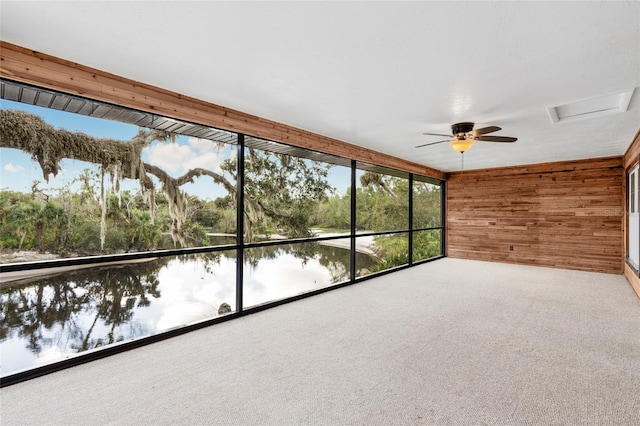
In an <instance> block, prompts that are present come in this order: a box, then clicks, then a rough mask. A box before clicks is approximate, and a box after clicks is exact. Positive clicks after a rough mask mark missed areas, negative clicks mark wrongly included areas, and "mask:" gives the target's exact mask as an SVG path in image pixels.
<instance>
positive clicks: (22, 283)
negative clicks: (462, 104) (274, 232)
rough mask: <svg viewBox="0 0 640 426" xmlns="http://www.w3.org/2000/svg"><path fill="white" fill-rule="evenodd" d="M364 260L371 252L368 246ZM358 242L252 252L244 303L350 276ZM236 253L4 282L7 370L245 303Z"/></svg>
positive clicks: (0, 302) (1, 324)
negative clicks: (352, 246)
mask: <svg viewBox="0 0 640 426" xmlns="http://www.w3.org/2000/svg"><path fill="white" fill-rule="evenodd" d="M359 256H360V257H362V259H359V261H358V263H359V264H362V265H365V264H366V263H367V261H366V258H367V256H365V255H361V254H359ZM348 274H349V250H345V249H342V248H338V247H326V246H322V245H319V244H318V243H303V244H288V245H283V246H276V247H264V248H259V249H248V250H245V274H244V294H245V299H244V301H243V303H244V305H245V306H253V305H256V304H260V303H264V302H268V301H273V300H278V299H282V298H285V297H290V296H293V295H295V294H299V293H303V292H306V291H310V290H313V289H316V288H321V287H326V286H328V285H331V284H334V283H337V282H341V281H345V280H347V279H348V276H349V275H348ZM235 283H236V256H235V251H224V252H219V253H208V254H202V253H201V254H193V255H183V256H176V257H166V258H157V259H151V260H150V261H148V262H143V263H132V264H122V265H117V266H108V267H106V266H105V267H95V268H88V269H81V270H75V271H68V272H63V273H58V274H56V275H53V276H46V277H42V276H40V277H35V278H28V279H22V280H19V281H12V282H6V283H3V284H0V353H1V354H2V356H1V361H0V374H1V375H3V376H4V375H7V374H11V373H15V372H17V371H19V370H24V369H29V368H35V367H38V366H41V365H45V364H48V363H52V362H56V361H60V360H63V359H65V358H69V357H72V356H74V355H75V354H77V353H80V352H83V351H87V350H93V349H96V348H100V347H104V346H105V345H110V344H114V343H117V342H121V341H129V340H132V339H137V338H140V337H144V336H149V335H153V334H156V333H158V332H162V331H166V330H168V329H171V328H175V327H180V326H184V325H186V324H190V323H194V322H198V321H202V320H206V319H209V318H214V317H216V316H218V315H223V314H225V313H228V312H234V311H235V309H236V306H235V300H236V291H235V285H236V284H235Z"/></svg>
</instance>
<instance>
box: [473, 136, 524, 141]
mask: <svg viewBox="0 0 640 426" xmlns="http://www.w3.org/2000/svg"><path fill="white" fill-rule="evenodd" d="M476 140H477V141H483V142H515V141H517V140H518V138H510V137H508V136H478V137H477V138H476Z"/></svg>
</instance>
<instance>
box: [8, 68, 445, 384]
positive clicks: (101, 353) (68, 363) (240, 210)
mask: <svg viewBox="0 0 640 426" xmlns="http://www.w3.org/2000/svg"><path fill="white" fill-rule="evenodd" d="M0 81H2V82H3V83H5V82H6V83H11V84H15V83H14V82H12V81H10V80H4V79H0ZM19 84H22V83H19ZM22 85H23V86H25V87H36V86H29V85H24V84H22ZM38 89H41V88H38ZM42 90H45V91H47V92H52V93H58V92H55V91H52V90H49V89H42ZM67 96H70V97H73V98H77V99H83V100H86V101H88V102H93V103H96V104H103V105H110V106H113V107H114V108H118V109H122V110H125V111H126V110H129V111H133V112H139V113H141V114H147V115H150V116H151V115H152V114H149V113H146V112H142V111H137V110H135V109H133V108H129V107H122V106H119V105H112V104H108V103H106V102H100V101H95V100H92V99H89V98H82V97H79V96H75V95H73V96H72V95H67ZM71 113H73V112H71ZM76 113H77V112H76ZM85 115H86V114H85ZM153 117H160V118H165V117H161V116H156V115H153ZM171 120H172V121H176V122H178V123H180V122H183V123H187V124H193V125H196V126H202V125H199V124H197V123H189V122H187V121H185V120H175V119H171ZM202 127H208V126H202ZM209 128H210V129H212V130H220V131H222V132H227V133H232V134H235V135H236V143H235V144H231V143H230V145H236V146H237V153H238V155H237V162H238V168H237V173H238V176H239V177H238V182H237V188H236V190H237V192H238V194H237V195H238V196H237V197H236V215H237V217H236V221H237V223H236V229H237V231H236V243H235V244H226V245H221V246H206V247H187V248H180V249H170V250H154V251H144V252H135V253H121V254H109V255H98V256H86V257H75V258H65V259H55V260H47V261H36V262H20V263H7V264H2V265H0V272H14V271H25V270H39V269H48V268H55V267H63V266H80V265H93V266H95V267H101V266H108V264H109V263H111V262H119V261H127V260H133V259H145V258H153V257H168V256H180V255H189V254H198V253H213V252H222V251H233V250H235V251H236V256H237V257H236V262H237V270H236V311H235V312H232V313H229V314H227V315H225V316H221V317H215V318H211V319H208V320H203V321H200V322H196V323H192V324H188V325H185V326H181V327H178V328H174V329H169V330H165V331H161V332H158V333H156V334H154V335H151V336H145V337H141V338H137V339H134V340H131V341H127V342H121V343H116V344H111V345H108V346H105V347H103V348H100V349H97V350H90V351H84V352H80V353H78V354H77V355H74V356H72V357H70V358H67V359H64V360H61V361H57V362H54V363H51V364H47V365H45V366H41V367H36V368H33V369H28V370H24V371H18V372H16V373H13V374H8V375H6V376H3V377H0V387H4V386H8V385H11V384H15V383H19V382H21V381H24V380H28V379H31V378H35V377H38V376H42V375H45V374H49V373H53V372H55V371H59V370H62V369H65V368H69V367H72V366H75V365H80V364H84V363H86V362H90V361H93V360H97V359H100V358H103V357H106V356H110V355H113V354H116V353H121V352H124V351H127V350H130V349H134V348H137V347H141V346H144V345H146V344H150V343H154V342H158V341H162V340H164V339H167V338H170V337H174V336H178V335H181V334H185V333H188V332H191V331H194V330H197V329H200V328H204V327H207V326H210V325H213V324H217V323H221V322H225V321H228V320H231V319H234V318H238V317H241V316H244V315H248V314H252V313H256V312H260V311H263V310H265V309H269V308H272V307H275V306H280V305H283V304H286V303H290V302H293V301H297V300H301V299H304V298H307V297H311V296H315V295H318V294H321V293H325V292H327V291H332V290H335V289H339V288H342V287H346V286H349V285H354V284H358V283H361V282H363V281H366V280H368V279H372V278H377V277H380V276H384V275H387V274H391V273H394V272H397V271H400V270H402V269H406V268H410V267H412V266H416V265H421V264H425V263H428V262H432V261H435V260H438V259H442V258H444V257H445V256H446V255H445V246H444V236H445V233H446V232H445V221H444V219H445V216H446V212H445V210H444V209H445V205H444V201H445V187H446V185H445V181H444V180H440V179H437V178H433V177H429V176H423V175H419V174H415V173H410V172H405V171H401V170H395V169H391V168H389V167H386V166H377V165H373V164H367V163H364V162H361V161H356V160H347V159H345V158H343V157H340V156H337V155H332V154H324V153H320V152H317V151H314V150H311V149H307V148H304V149H303V148H298V147H295V146H290V145H287V144H284V143H282V142H275V141H269V140H267V139H263V140H264V141H265V142H268V143H274V144H278V145H279V146H283V147H291V148H292V149H293V151H292V152H295V153H299V152H311V153H314V154H312V155H311V157H312V158H309V157H302V158H308V159H309V160H314V158H313V157H316V158H318V159H317V160H316V161H324V160H322V159H320V158H322V157H321V156H326V157H327V158H329V157H334V158H335V159H337V160H336V162H331V161H327V162H328V163H330V164H335V165H339V166H342V167H348V166H346V165H344V163H345V162H347V161H349V162H350V170H351V200H350V202H351V225H350V226H351V227H350V232H349V233H347V234H342V235H337V236H331V237H309V238H294V239H284V240H269V241H262V242H252V243H246V242H244V238H243V232H244V226H243V225H244V191H243V188H244V153H245V137H246V135H244V134H242V133H238V132H234V131H230V130H225V129H214V128H212V127H209ZM252 139H259V138H254V137H252ZM255 149H260V148H255ZM282 153H285V154H286V152H282ZM316 154H318V156H316ZM287 155H295V154H287ZM358 170H365V171H373V172H377V173H383V174H385V175H389V176H395V177H400V178H407V179H409V182H410V183H411V184H412V183H413V182H414V181H416V182H424V183H430V184H432V185H437V186H439V187H440V192H441V203H440V211H441V225H440V226H436V227H426V228H415V229H414V228H413V223H412V222H413V220H412V219H413V208H412V207H413V204H412V199H413V196H412V195H413V190H412V188H413V187H412V185H411V186H410V191H409V200H408V207H409V215H408V216H409V223H408V229H400V230H397V229H396V230H385V231H376V232H358V231H356V213H357V203H356V194H357V191H356V188H357V179H356V175H357V171H358ZM428 230H442V232H441V244H440V254H439V255H437V256H434V257H431V258H428V259H421V260H419V261H413V260H412V257H413V256H412V251H411V249H412V245H411V241H412V236H413V232H418V231H428ZM404 233H406V234H407V238H408V241H409V247H408V249H409V252H408V258H409V261H408V263H407V264H403V265H399V266H396V267H392V268H389V269H385V270H383V271H378V272H374V273H371V274H367V275H365V276H360V277H356V269H355V268H356V265H355V263H356V262H355V259H356V250H355V247H356V246H355V244H356V239H357V238H358V237H368V236H386V235H395V234H404ZM338 239H350V243H351V244H350V260H351V262H350V263H351V265H350V277H349V279H348V280H346V281H343V282H341V283H337V284H333V285H330V286H327V287H324V288H321V289H316V290H312V291H309V292H305V293H301V294H298V295H295V296H292V297H288V298H284V299H280V300H275V301H269V302H266V303H264V304H260V305H257V306H252V307H249V308H244V307H243V301H242V298H243V294H242V289H243V284H244V283H243V279H244V275H243V270H244V259H243V253H244V250H245V249H250V248H258V247H268V246H277V245H288V244H298V243H317V242H322V241H330V240H338Z"/></svg>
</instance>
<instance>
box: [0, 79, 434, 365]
mask: <svg viewBox="0 0 640 426" xmlns="http://www.w3.org/2000/svg"><path fill="white" fill-rule="evenodd" d="M1 83H2V84H1V87H0V89H1V90H0V91H1V93H2V98H3V101H2V109H1V110H0V113H1V114H2V117H1V119H0V167H1V170H0V179H1V185H0V231H1V233H0V260H1V262H2V264H1V271H0V351H1V352H2V358H3V362H2V364H1V365H0V374H1V375H2V376H3V377H7V376H11V375H14V374H16V372H19V371H28V370H30V369H33V368H36V367H39V366H47V365H54V364H55V363H57V362H59V361H62V360H65V359H69V358H77V357H79V356H82V355H83V353H87V352H91V353H95V351H96V350H99V348H105V347H124V346H126V345H127V344H128V342H136V341H140V339H143V338H146V339H147V340H148V338H149V337H153V336H163V335H168V334H169V333H174V332H175V330H181V329H183V330H185V329H192V328H193V327H195V326H201V325H207V324H210V323H215V322H217V321H221V320H223V319H228V318H230V317H233V316H235V315H238V314H242V313H243V312H244V311H249V310H252V309H262V308H264V307H265V305H266V306H271V305H273V304H277V303H281V302H282V301H283V300H287V299H290V298H293V297H300V296H301V295H305V294H308V293H317V292H320V291H325V290H326V289H329V288H332V287H335V286H340V285H346V284H349V283H353V282H355V281H357V280H360V279H364V278H365V277H371V276H375V275H376V274H379V273H383V272H387V271H390V270H392V269H396V268H399V267H405V266H410V265H412V264H413V263H415V262H420V261H425V260H428V259H434V258H437V257H440V256H442V255H443V251H442V246H443V244H442V236H443V229H444V228H443V220H442V199H443V198H442V197H443V194H442V188H443V187H442V184H441V182H440V181H437V180H433V179H430V178H428V177H424V176H416V175H412V174H409V173H406V172H402V171H398V170H393V169H389V168H384V167H379V166H375V165H371V164H364V163H356V162H355V161H352V160H349V159H345V158H341V157H336V156H332V155H328V154H323V153H318V152H315V151H310V150H307V149H302V148H296V147H292V146H288V145H285V144H281V143H276V142H273V141H268V140H263V139H258V138H255V137H251V136H248V135H242V134H236V133H234V132H230V131H226V130H220V129H213V128H209V127H206V126H202V125H198V124H194V123H186V122H181V121H177V120H173V119H169V118H166V117H160V116H157V115H153V114H149V113H145V112H139V111H132V110H128V109H124V108H121V107H118V106H113V105H106V104H102V103H99V102H96V101H91V100H87V99H82V98H79V97H74V96H69V95H64V94H60V93H55V92H51V91H48V90H43V89H39V88H34V87H30V86H25V85H20V84H17V83H13V82H8V81H2V82H1ZM222 317H226V318H222ZM123 345H124V346H123Z"/></svg>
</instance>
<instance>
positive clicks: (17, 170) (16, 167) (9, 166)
mask: <svg viewBox="0 0 640 426" xmlns="http://www.w3.org/2000/svg"><path fill="white" fill-rule="evenodd" d="M4 169H5V170H6V171H7V172H11V173H20V172H21V171H23V170H24V167H22V166H20V165H16V164H13V163H7V164H5V166H4Z"/></svg>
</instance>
